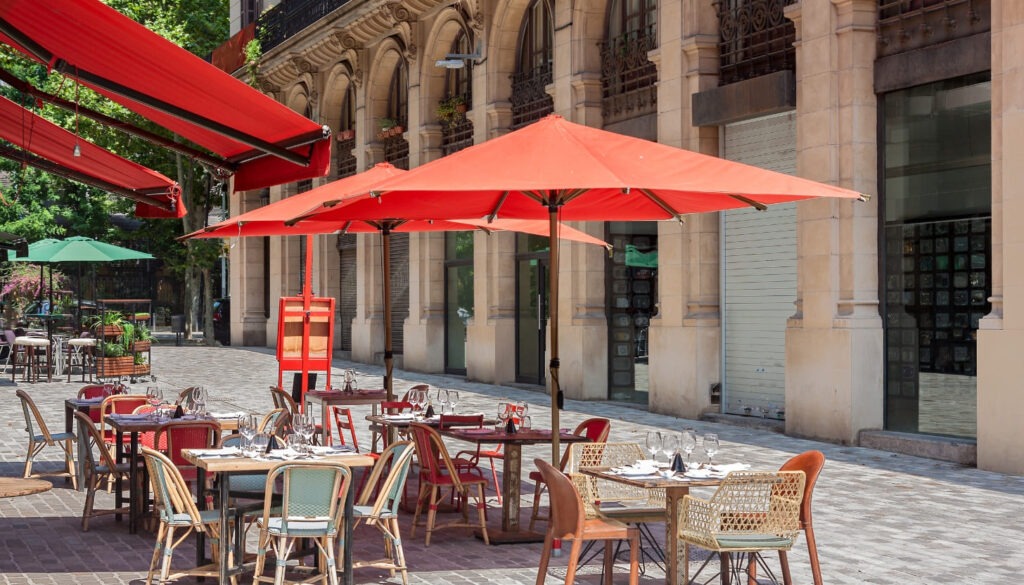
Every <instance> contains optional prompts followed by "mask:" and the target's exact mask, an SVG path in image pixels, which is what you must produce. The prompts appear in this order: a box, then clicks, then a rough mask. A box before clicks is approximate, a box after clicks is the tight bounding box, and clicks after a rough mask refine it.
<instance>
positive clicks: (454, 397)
mask: <svg viewBox="0 0 1024 585" xmlns="http://www.w3.org/2000/svg"><path fill="white" fill-rule="evenodd" d="M448 403H449V404H451V405H452V414H455V405H457V404H458V403H459V391H458V390H449V391H448Z"/></svg>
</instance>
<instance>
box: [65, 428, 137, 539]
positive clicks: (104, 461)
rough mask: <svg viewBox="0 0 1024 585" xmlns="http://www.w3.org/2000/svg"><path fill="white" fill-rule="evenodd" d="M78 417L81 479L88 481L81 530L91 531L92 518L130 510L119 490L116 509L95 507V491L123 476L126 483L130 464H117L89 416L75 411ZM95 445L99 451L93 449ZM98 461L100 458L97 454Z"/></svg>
mask: <svg viewBox="0 0 1024 585" xmlns="http://www.w3.org/2000/svg"><path fill="white" fill-rule="evenodd" d="M75 420H77V421H78V440H79V441H81V444H82V446H83V449H82V451H83V452H84V453H85V465H84V470H85V476H84V477H83V478H82V481H83V483H84V484H85V505H84V506H83V508H82V531H83V532H88V531H89V519H90V518H94V517H96V516H103V515H106V514H127V513H128V512H129V509H128V502H125V501H123V499H122V495H121V493H120V492H118V493H117V494H115V501H114V508H112V509H109V510H96V509H95V508H94V504H95V501H96V490H98V489H100V487H101V484H103V483H106V482H109V481H112V480H117V479H120V480H122V481H123V482H124V483H125V484H127V483H128V481H129V480H130V478H131V464H130V463H116V462H115V461H114V457H113V456H112V455H111V454H110V449H108V448H107V446H106V445H105V444H104V443H103V436H102V435H100V431H99V429H97V428H96V425H95V424H93V422H92V419H91V418H89V415H87V414H85V413H84V412H77V411H76V412H75ZM93 448H95V449H96V452H93ZM96 453H99V455H98V457H99V460H98V461H97V459H96V458H97V455H96Z"/></svg>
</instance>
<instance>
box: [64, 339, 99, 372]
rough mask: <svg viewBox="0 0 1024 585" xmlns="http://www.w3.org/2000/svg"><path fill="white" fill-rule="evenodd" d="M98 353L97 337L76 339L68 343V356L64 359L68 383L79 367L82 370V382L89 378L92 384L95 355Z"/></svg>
mask: <svg viewBox="0 0 1024 585" xmlns="http://www.w3.org/2000/svg"><path fill="white" fill-rule="evenodd" d="M95 351H96V338H95V337H85V336H83V337H76V338H74V339H69V340H68V342H67V356H66V357H65V358H64V359H65V363H64V369H65V370H67V375H68V380H67V381H68V382H70V381H71V371H72V370H73V369H74V368H75V366H78V367H79V368H80V369H81V370H82V382H85V377H86V376H87V375H88V376H89V381H90V382H92V372H93V366H94V365H95V358H94V353H95Z"/></svg>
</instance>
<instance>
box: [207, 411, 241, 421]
mask: <svg viewBox="0 0 1024 585" xmlns="http://www.w3.org/2000/svg"><path fill="white" fill-rule="evenodd" d="M245 414H246V413H244V412H211V413H210V416H212V417H213V418H219V419H232V418H238V417H240V416H243V415H245Z"/></svg>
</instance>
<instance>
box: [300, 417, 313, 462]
mask: <svg viewBox="0 0 1024 585" xmlns="http://www.w3.org/2000/svg"><path fill="white" fill-rule="evenodd" d="M299 419H301V420H302V430H301V431H300V433H301V434H302V438H303V439H305V440H306V452H307V453H311V452H312V451H313V435H314V434H316V418H315V417H314V416H313V415H312V414H310V413H306V414H303V415H300V416H299Z"/></svg>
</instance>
